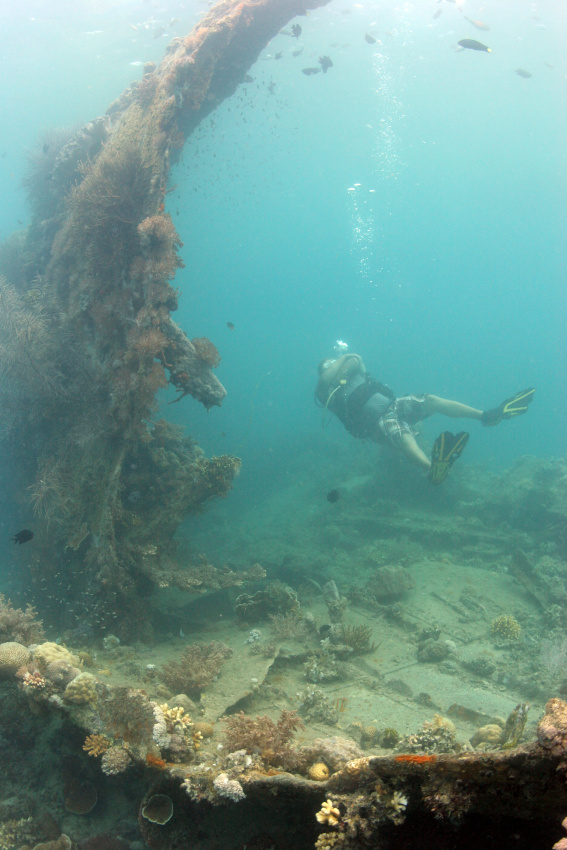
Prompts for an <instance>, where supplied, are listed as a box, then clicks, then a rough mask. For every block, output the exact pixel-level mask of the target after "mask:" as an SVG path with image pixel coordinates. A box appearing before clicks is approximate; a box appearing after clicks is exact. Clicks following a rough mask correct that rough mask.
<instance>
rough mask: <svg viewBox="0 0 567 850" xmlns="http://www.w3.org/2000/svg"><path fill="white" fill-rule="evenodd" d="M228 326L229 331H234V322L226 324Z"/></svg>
mask: <svg viewBox="0 0 567 850" xmlns="http://www.w3.org/2000/svg"><path fill="white" fill-rule="evenodd" d="M226 326H227V328H228V329H229V331H233V330H234V325H233V324H232V322H227V323H226Z"/></svg>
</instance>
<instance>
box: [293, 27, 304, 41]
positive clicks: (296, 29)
mask: <svg viewBox="0 0 567 850" xmlns="http://www.w3.org/2000/svg"><path fill="white" fill-rule="evenodd" d="M302 32H303V30H302V29H301V27H300V26H299V24H294V25H293V26H292V28H291V35H292V38H299V36H300V35H301V33H302Z"/></svg>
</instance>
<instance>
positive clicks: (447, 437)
mask: <svg viewBox="0 0 567 850" xmlns="http://www.w3.org/2000/svg"><path fill="white" fill-rule="evenodd" d="M468 439H469V435H468V433H467V432H466V431H461V432H460V433H459V434H451V432H450V431H443V433H442V434H439V436H438V437H437V439H436V440H435V442H434V443H433V449H432V450H431V469H430V470H429V475H428V478H429V481H430V482H431V483H432V484H442V483H443V481H445V479H446V478H447V474H448V472H449V470H450V468H451V467H452V466H453V464H454V463H455V461H456V460H457V459H458V458H460V456H461V454H462V453H463V449H464V448H465V446H466V444H467V442H468Z"/></svg>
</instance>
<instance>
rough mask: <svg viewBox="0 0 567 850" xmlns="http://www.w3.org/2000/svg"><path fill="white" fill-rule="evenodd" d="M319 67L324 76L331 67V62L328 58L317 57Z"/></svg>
mask: <svg viewBox="0 0 567 850" xmlns="http://www.w3.org/2000/svg"><path fill="white" fill-rule="evenodd" d="M319 65H320V66H321V69H322V71H323V73H324V74H326V73H327V71H328V70H329V68H332V67H333V60H332V59H331V57H330V56H319Z"/></svg>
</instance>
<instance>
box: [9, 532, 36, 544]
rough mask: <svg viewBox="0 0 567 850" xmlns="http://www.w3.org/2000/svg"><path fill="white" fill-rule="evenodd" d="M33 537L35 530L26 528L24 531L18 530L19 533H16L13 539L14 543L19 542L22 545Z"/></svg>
mask: <svg viewBox="0 0 567 850" xmlns="http://www.w3.org/2000/svg"><path fill="white" fill-rule="evenodd" d="M32 539H33V531H30V530H29V529H28V528H24V529H23V530H22V531H18V533H17V534H14V536H13V537H12V540H13V541H14V543H19V544H20V546H21V545H22V543H28V541H30V540H32Z"/></svg>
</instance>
